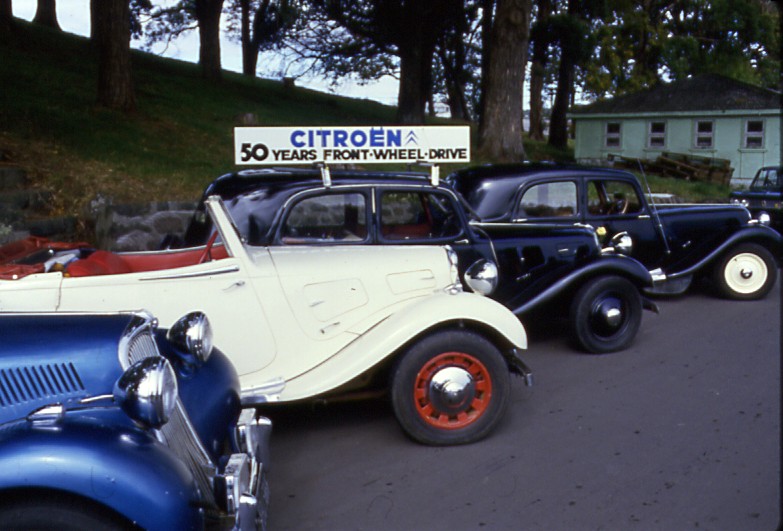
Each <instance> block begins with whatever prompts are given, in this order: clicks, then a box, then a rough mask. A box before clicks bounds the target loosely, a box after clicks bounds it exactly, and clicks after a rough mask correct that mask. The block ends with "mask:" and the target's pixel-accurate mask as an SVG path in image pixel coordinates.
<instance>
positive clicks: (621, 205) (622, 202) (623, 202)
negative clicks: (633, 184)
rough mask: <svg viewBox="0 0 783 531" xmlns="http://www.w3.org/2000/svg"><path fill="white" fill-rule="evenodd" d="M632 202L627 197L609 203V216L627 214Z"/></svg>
mask: <svg viewBox="0 0 783 531" xmlns="http://www.w3.org/2000/svg"><path fill="white" fill-rule="evenodd" d="M629 205H630V202H629V201H628V199H626V198H625V197H620V198H617V199H615V200H614V201H612V202H611V203H609V208H608V209H607V210H608V212H607V214H627V213H628V206H629Z"/></svg>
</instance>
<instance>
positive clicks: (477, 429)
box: [391, 330, 511, 445]
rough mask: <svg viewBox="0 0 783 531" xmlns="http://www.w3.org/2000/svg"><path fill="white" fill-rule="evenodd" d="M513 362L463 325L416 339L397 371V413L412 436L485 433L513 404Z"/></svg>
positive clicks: (438, 440)
mask: <svg viewBox="0 0 783 531" xmlns="http://www.w3.org/2000/svg"><path fill="white" fill-rule="evenodd" d="M510 385H511V384H510V377H509V369H508V365H507V363H506V361H505V359H504V358H503V355H502V354H501V353H500V352H499V351H498V349H497V348H495V346H494V345H492V343H490V342H489V341H487V340H486V339H484V338H483V337H481V336H479V335H478V334H475V333H472V332H467V331H463V330H453V331H442V332H437V333H435V334H432V335H430V336H428V337H425V338H424V339H422V340H421V341H418V342H417V343H415V344H414V345H413V346H412V347H411V348H410V349H409V350H408V351H407V352H406V353H405V354H404V355H403V356H402V358H400V360H399V361H398V362H397V364H396V365H395V367H394V370H393V371H392V375H391V400H392V407H393V408H394V414H395V415H396V416H397V420H398V421H399V423H400V425H401V426H402V428H403V430H405V432H406V433H407V434H408V436H410V437H411V438H412V439H414V440H416V441H418V442H420V443H424V444H431V445H447V444H466V443H471V442H475V441H478V440H479V439H481V438H483V437H485V436H486V435H487V434H489V432H490V431H491V430H492V429H493V428H494V427H495V425H496V424H497V423H498V422H499V421H500V419H501V418H502V416H503V413H504V412H505V410H506V408H507V407H508V400H509V393H510Z"/></svg>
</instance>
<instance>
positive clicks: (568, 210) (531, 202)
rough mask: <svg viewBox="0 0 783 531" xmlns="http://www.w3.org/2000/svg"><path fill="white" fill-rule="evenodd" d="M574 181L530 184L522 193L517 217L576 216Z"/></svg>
mask: <svg viewBox="0 0 783 531" xmlns="http://www.w3.org/2000/svg"><path fill="white" fill-rule="evenodd" d="M576 205H577V201H576V183H575V182H573V181H559V182H551V183H541V184H536V185H534V186H531V187H530V188H528V189H527V190H525V193H524V194H523V195H522V198H521V199H520V201H519V206H518V209H517V216H516V217H517V218H518V219H530V218H556V217H557V218H560V217H574V216H576V210H577V209H576Z"/></svg>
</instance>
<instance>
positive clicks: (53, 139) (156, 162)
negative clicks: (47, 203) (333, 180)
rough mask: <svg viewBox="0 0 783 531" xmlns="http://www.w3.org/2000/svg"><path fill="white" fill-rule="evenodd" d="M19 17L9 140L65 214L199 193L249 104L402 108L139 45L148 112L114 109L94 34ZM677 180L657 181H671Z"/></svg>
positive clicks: (364, 117)
mask: <svg viewBox="0 0 783 531" xmlns="http://www.w3.org/2000/svg"><path fill="white" fill-rule="evenodd" d="M16 22H17V28H16V30H15V33H14V34H13V35H11V36H10V38H9V37H8V36H6V38H5V39H3V38H2V37H0V41H2V42H0V151H2V152H5V153H6V154H10V158H11V159H12V162H15V163H18V164H21V165H22V166H24V167H25V168H26V169H27V170H28V172H29V174H30V176H31V179H32V181H33V183H34V184H35V185H36V186H39V187H42V188H46V189H49V190H51V191H52V192H54V197H55V200H54V204H53V210H54V211H60V213H67V214H73V213H77V214H79V213H82V212H83V211H84V209H85V208H87V206H88V204H89V201H90V200H91V199H92V198H94V197H95V196H96V195H103V196H108V197H111V198H112V200H113V201H114V202H117V203H119V202H133V201H149V200H171V199H193V198H195V197H198V195H199V194H200V192H201V190H202V189H203V187H204V186H205V185H206V184H207V183H209V182H210V181H211V180H212V179H214V178H215V177H216V176H218V175H220V174H222V173H225V172H227V171H231V170H232V169H233V168H234V164H233V128H234V126H235V125H238V123H237V119H238V117H239V116H241V115H245V114H249V113H250V114H253V115H255V117H256V118H257V120H258V124H259V125H264V126H272V125H321V124H323V125H327V124H328V125H370V124H392V123H394V119H395V114H396V109H395V108H394V107H390V106H386V105H382V104H380V103H376V102H373V101H369V100H360V99H351V98H344V97H339V96H334V95H328V94H324V93H319V92H316V91H311V90H307V89H304V88H298V87H297V88H295V89H293V90H290V89H285V88H284V87H283V84H282V83H281V82H279V81H273V80H265V79H250V78H247V77H244V76H242V75H240V74H236V73H231V72H224V79H223V82H221V83H219V84H213V83H209V82H206V81H205V80H203V79H202V78H201V75H200V74H201V72H200V69H199V67H198V65H194V64H191V63H185V62H182V61H176V60H171V59H163V58H160V57H157V56H153V55H150V54H145V53H142V52H133V76H134V85H135V90H136V96H137V102H138V109H137V111H136V112H134V113H132V114H129V115H126V114H122V113H117V112H112V111H108V110H105V109H101V108H99V107H98V106H97V105H96V103H95V101H96V84H97V66H96V54H95V51H94V50H93V48H92V47H91V45H90V42H89V41H88V40H87V39H86V38H83V37H77V36H74V35H70V34H65V33H61V32H56V31H51V30H47V29H45V28H40V27H37V26H34V25H32V24H30V23H27V22H25V21H22V20H19V19H16ZM438 122H439V123H444V121H442V120H438ZM445 123H447V122H445ZM473 137H474V139H475V138H476V135H475V131H474V134H473ZM525 147H526V150H527V153H528V158H529V159H531V160H558V161H564V160H572V159H573V153H572V151H570V150H568V151H565V152H564V151H560V150H553V149H552V148H551V147H549V146H547V145H546V144H545V143H536V142H531V141H527V140H526V141H525ZM476 162H490V161H486V160H481V161H476ZM451 169H452V166H450V165H447V166H446V167H444V168H443V169H442V174H446V173H447V172H448V171H450V170H451ZM653 182H654V181H653ZM669 184H672V185H673V184H674V183H672V182H670V180H667V182H663V181H662V182H661V183H660V185H657V184H656V185H654V188H655V189H656V191H664V190H665V191H670V190H668V187H669ZM658 188H660V189H661V190H659V189H658ZM671 191H673V192H674V193H677V194H678V195H687V196H688V197H690V194H685V193H684V192H682V191H680V190H671ZM706 193H707V194H708V195H711V194H712V193H713V192H712V191H708V192H706ZM715 195H716V196H717V195H720V194H717V193H716V194H715ZM724 195H725V194H724Z"/></svg>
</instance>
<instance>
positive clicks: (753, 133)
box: [742, 120, 764, 149]
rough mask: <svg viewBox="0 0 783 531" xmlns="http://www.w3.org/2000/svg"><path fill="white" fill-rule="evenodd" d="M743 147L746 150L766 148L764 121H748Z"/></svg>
mask: <svg viewBox="0 0 783 531" xmlns="http://www.w3.org/2000/svg"><path fill="white" fill-rule="evenodd" d="M742 147H744V148H746V149H761V148H763V147H764V120H747V121H746V122H745V134H744V135H743V140H742Z"/></svg>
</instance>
